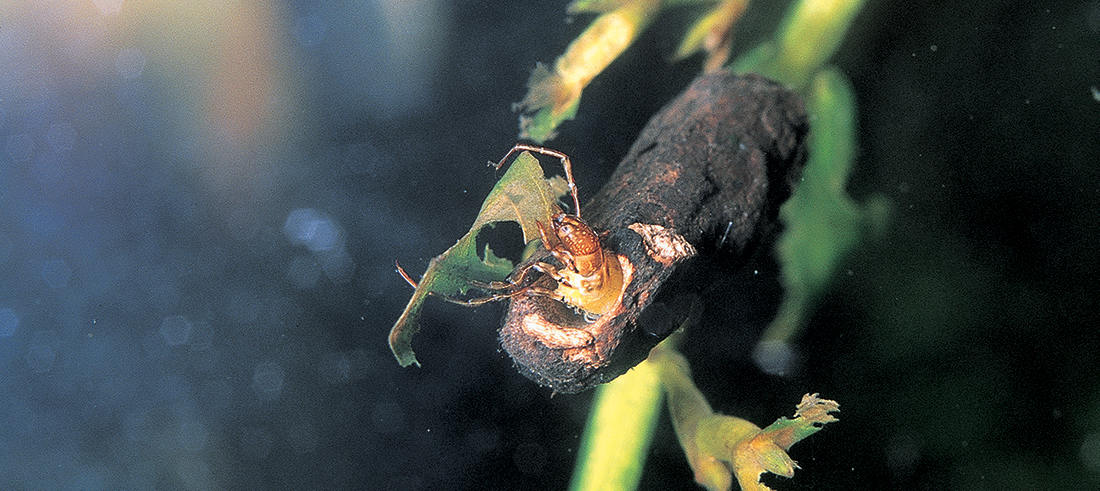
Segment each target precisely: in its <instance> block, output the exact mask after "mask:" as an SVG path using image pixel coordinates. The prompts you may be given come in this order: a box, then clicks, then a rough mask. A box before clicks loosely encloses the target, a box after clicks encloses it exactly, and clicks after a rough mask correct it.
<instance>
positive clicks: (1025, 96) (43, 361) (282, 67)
mask: <svg viewBox="0 0 1100 491" xmlns="http://www.w3.org/2000/svg"><path fill="white" fill-rule="evenodd" d="M759 3H761V4H762V3H763V2H759ZM782 4H784V2H779V5H757V6H754V10H753V11H752V12H751V14H750V15H749V16H748V17H747V18H746V20H745V21H744V23H743V26H744V28H743V29H742V37H740V38H739V41H738V42H739V46H740V47H742V48H743V47H745V46H750V45H752V44H755V42H756V41H757V40H759V39H760V36H762V35H763V34H764V33H767V32H770V31H771V30H772V29H773V28H774V25H775V23H776V21H777V18H778V15H779V13H780V12H782V7H783V5H782ZM588 20H589V17H587V16H582V17H578V18H576V19H573V20H572V21H570V20H569V18H568V17H567V16H566V15H565V14H564V5H562V4H558V3H551V2H545V3H521V2H468V1H458V2H430V1H421V2H364V3H344V2H340V3H336V2H307V1H298V2H293V1H292V2H278V1H275V2H271V1H269V2H253V3H252V4H247V5H246V4H245V3H243V2H241V4H240V5H238V4H226V3H224V2H214V1H201V2H184V3H170V2H159V3H146V4H140V2H126V3H123V2H121V0H119V1H112V0H98V1H95V2H88V1H75V0H64V1H62V0H56V1H50V2H31V1H28V0H16V1H15V2H14V3H12V2H5V4H4V6H0V489H5V490H8V489H11V490H24V489H26V490H38V489H47V490H48V489H64V490H99V489H104V490H107V489H163V490H177V489H187V490H198V489H204V490H205V489H226V490H230V489H299V490H305V489H394V490H419V489H533V488H540V489H562V488H564V487H565V486H566V484H567V482H568V477H569V473H570V471H571V468H572V465H573V460H574V456H575V452H576V450H577V445H578V440H579V436H580V433H581V431H582V427H583V423H584V418H585V415H586V411H587V405H588V403H589V400H590V397H591V396H590V394H582V395H577V396H556V397H551V396H550V394H549V392H548V391H547V390H545V389H542V388H540V387H537V386H535V385H534V384H532V383H531V382H529V381H527V380H526V379H524V378H522V377H521V376H519V375H517V374H516V372H515V371H514V370H513V369H512V368H511V361H510V360H509V359H508V357H507V355H506V354H504V353H502V352H501V351H500V349H499V346H498V343H497V341H496V332H495V330H496V326H497V325H498V323H499V318H500V314H501V312H502V308H501V307H500V306H486V307H482V308H479V309H472V310H471V309H463V308H460V307H457V306H453V305H449V304H444V303H442V302H434V301H431V302H429V303H428V306H427V308H426V309H425V316H424V319H423V324H424V330H423V332H422V333H421V334H420V335H419V336H418V337H417V338H416V340H415V341H414V347H415V348H416V351H417V354H418V357H419V359H420V360H421V362H422V363H423V367H421V368H406V369H402V368H400V367H398V366H397V363H396V362H395V361H394V360H393V358H392V356H391V354H390V352H389V349H388V347H387V345H386V334H387V332H388V330H389V328H390V326H391V325H392V322H393V321H394V319H396V317H397V316H398V314H399V313H400V311H401V309H402V308H403V306H404V303H405V302H406V301H407V299H408V295H409V294H410V293H411V289H410V288H408V287H407V286H406V285H405V284H404V283H403V282H402V280H401V279H400V278H399V277H398V276H397V275H396V274H395V273H394V271H393V269H394V268H393V262H394V260H395V259H397V260H400V261H401V263H402V265H404V266H405V267H406V268H407V269H408V270H409V271H411V272H417V273H418V272H420V271H422V270H423V269H424V267H425V266H426V265H427V261H428V260H429V258H431V257H432V256H434V255H435V254H438V253H439V252H441V251H442V250H444V249H446V248H447V247H449V246H450V245H451V244H453V242H454V240H455V239H456V238H458V237H459V236H461V235H462V234H463V233H464V232H465V231H466V229H467V227H468V226H469V223H470V221H471V220H472V218H473V216H474V214H475V213H476V212H477V209H478V207H479V205H480V201H481V199H482V198H483V197H484V195H485V193H487V192H488V190H489V189H490V188H491V186H492V184H493V182H494V179H495V176H494V173H493V172H492V170H491V169H489V168H487V167H486V166H485V165H484V163H485V162H486V161H488V160H492V159H496V158H499V157H500V156H501V155H503V153H504V152H506V151H507V150H508V148H510V147H511V145H512V144H513V143H514V142H515V134H516V117H515V115H514V114H513V113H512V112H511V110H510V105H511V103H513V102H515V101H518V100H519V99H520V98H522V96H523V93H524V83H525V82H526V79H527V76H528V74H529V73H530V70H531V69H532V68H533V67H534V65H535V63H536V62H539V61H541V62H544V63H548V62H550V61H552V60H553V59H554V57H555V56H557V54H559V53H560V52H561V51H562V50H563V49H564V47H565V46H566V45H567V43H568V42H569V41H570V40H571V39H572V38H573V37H574V36H576V35H577V34H578V33H579V32H580V31H581V30H582V29H583V27H584V26H585V25H586V24H587V22H588ZM683 22H684V16H683V15H682V13H680V14H676V13H674V14H673V15H669V16H667V17H665V18H663V19H661V20H660V21H658V22H657V23H656V24H655V25H653V26H652V27H651V29H650V31H649V32H647V34H646V35H645V36H644V37H643V38H642V39H641V40H639V42H638V43H637V44H636V45H635V46H634V48H633V49H632V50H631V51H630V52H628V53H627V54H626V55H624V57H623V58H622V59H621V60H619V61H618V62H616V64H615V65H613V66H612V67H611V68H610V69H609V70H608V72H607V73H606V74H604V75H602V76H601V77H600V78H599V79H597V80H596V81H595V82H594V83H593V85H592V86H591V87H590V88H589V90H588V91H587V92H586V93H585V95H584V98H583V102H582V105H581V108H580V114H579V116H578V118H577V120H575V121H573V122H570V123H567V124H566V125H565V126H564V127H563V128H562V130H561V136H560V138H559V139H558V140H555V141H554V142H553V146H555V147H556V148H558V149H561V150H563V151H565V152H567V153H569V154H570V155H571V156H572V157H573V159H574V162H576V169H575V170H576V179H577V182H578V184H579V186H580V188H581V194H582V200H583V199H584V198H585V196H591V195H592V194H593V193H594V192H595V191H596V189H598V186H599V184H600V183H602V182H603V181H604V180H605V179H606V178H607V176H608V175H609V174H610V173H611V171H612V170H613V167H614V165H615V164H616V163H617V161H618V159H619V158H620V157H621V155H622V154H623V153H624V152H625V150H626V148H627V147H628V146H629V145H630V143H631V141H632V140H633V138H634V135H635V134H636V133H637V131H638V130H639V129H640V127H641V126H642V125H643V124H644V123H645V121H646V119H647V118H648V117H649V116H650V115H651V114H652V113H653V112H654V111H656V110H657V109H658V108H659V107H660V106H661V105H662V104H664V103H665V102H667V101H668V100H669V99H670V98H671V97H673V96H674V95H675V94H676V93H678V92H679V91H680V90H682V88H683V87H684V86H685V85H686V83H687V82H688V81H689V80H690V79H691V78H692V77H693V74H694V73H695V71H696V70H697V64H698V60H690V61H688V62H681V63H669V62H668V61H667V59H668V57H669V55H670V53H671V52H672V51H673V49H674V46H675V38H674V36H673V35H671V34H669V33H670V32H675V31H676V30H678V29H681V28H682V27H683ZM835 61H836V62H837V64H838V65H839V66H840V67H841V68H842V69H843V70H844V71H845V72H846V73H847V74H848V75H849V76H850V77H851V79H852V81H853V84H854V86H855V89H856V91H857V95H858V100H859V113H860V127H861V135H860V149H861V154H860V159H859V163H858V167H857V169H856V171H855V176H854V180H853V183H852V185H851V187H850V189H851V190H852V192H853V193H854V194H855V195H856V196H858V197H865V196H868V195H870V194H872V193H881V194H883V195H885V196H887V197H889V198H890V199H891V200H892V202H893V204H894V211H895V213H894V215H893V222H892V224H891V226H890V228H889V230H888V232H887V233H886V234H885V235H884V236H883V237H881V238H880V239H879V240H877V241H875V242H872V243H868V244H866V245H865V246H864V247H863V248H861V249H860V250H859V251H857V253H855V254H853V256H852V257H851V258H850V259H849V260H848V261H846V262H845V263H844V265H843V270H842V273H843V274H841V275H840V277H839V278H838V279H837V280H836V284H835V285H834V288H833V290H832V293H831V294H829V295H828V296H827V297H826V298H825V299H824V301H823V303H822V305H821V308H820V309H819V311H818V312H817V314H816V315H815V316H814V318H813V319H812V322H811V323H810V326H809V328H808V331H807V332H806V333H805V334H804V335H803V336H802V337H801V338H800V340H799V343H798V344H797V346H796V348H797V349H798V360H799V364H798V369H797V370H796V371H794V372H793V373H791V374H789V375H788V376H786V377H770V376H767V375H764V374H762V373H760V371H759V370H758V369H756V368H755V367H754V366H753V364H752V362H751V360H750V359H749V356H748V349H749V347H751V345H752V342H753V341H754V338H753V333H754V332H756V331H757V330H759V329H760V328H761V326H763V325H764V324H766V322H767V320H768V318H767V316H768V315H769V314H770V312H771V310H772V309H774V308H775V302H776V300H777V295H778V286H777V284H776V282H775V279H774V278H773V277H769V275H767V274H764V275H751V274H746V275H745V278H744V279H743V280H744V281H743V282H741V283H738V284H737V286H736V287H732V288H730V292H729V295H728V298H719V299H716V300H715V301H713V303H712V304H711V308H710V309H709V310H708V316H707V318H706V323H705V324H706V325H705V326H702V327H700V328H699V329H697V330H696V331H695V332H694V333H693V334H692V336H691V337H690V338H689V340H688V344H687V345H686V347H685V353H686V354H687V355H688V356H689V358H690V359H691V361H692V363H693V366H694V368H695V372H696V375H697V380H698V383H699V385H700V387H701V388H702V390H703V391H704V392H705V393H706V394H707V396H708V398H709V399H710V400H711V402H712V404H713V405H714V406H715V408H716V409H718V410H720V411H723V412H726V413H729V414H735V415H739V416H743V417H746V418H748V419H750V420H753V421H755V422H756V423H758V424H766V423H768V422H770V421H771V420H773V419H774V418H775V417H777V416H779V415H782V414H789V413H790V412H791V409H792V407H793V404H794V403H795V402H796V401H797V400H798V398H799V397H800V396H801V394H803V393H805V392H820V393H821V394H822V395H823V396H825V397H828V398H832V399H836V400H838V401H839V402H840V403H841V405H842V410H843V412H842V413H841V422H840V423H837V424H834V425H831V426H830V427H828V428H827V429H826V430H825V431H823V432H821V433H819V434H817V435H815V436H814V437H812V438H810V439H809V440H808V441H806V442H804V443H801V444H799V445H798V446H796V447H795V448H794V452H793V456H794V458H795V459H796V460H798V461H799V462H800V463H801V464H802V467H803V470H802V471H800V472H799V474H798V475H797V476H796V478H795V479H794V480H790V481H785V480H780V481H778V482H776V483H774V486H775V487H777V488H779V489H788V490H793V489H866V488H875V489H967V490H969V489H998V490H1001V489H1021V490H1023V489H1029V490H1030V489H1095V488H1096V487H1097V486H1098V485H1100V409H1098V408H1100V369H1098V368H1097V361H1098V358H1100V356H1098V352H1100V351H1098V350H1100V335H1098V333H1097V330H1096V328H1095V324H1096V323H1097V307H1098V302H1097V295H1096V293H1095V292H1096V284H1097V281H1098V280H1100V269H1098V259H1100V254H1098V248H1097V246H1096V240H1097V238H1098V235H1100V234H1098V229H1100V227H1098V225H1097V224H1098V220H1097V218H1098V213H1097V208H1098V206H1100V179H1098V177H1100V170H1098V163H1100V2H1095V1H1092V2H945V1H937V2H923V3H922V4H921V5H919V6H918V5H909V2H884V1H876V0H869V2H868V5H867V6H866V7H865V9H864V11H863V13H862V14H861V15H860V16H859V17H858V18H857V20H856V22H855V26H854V27H853V30H852V32H851V34H850V36H849V38H848V40H847V42H846V43H845V44H844V46H843V47H842V48H841V51H840V53H839V54H838V56H837V57H836V59H835ZM753 266H754V267H756V268H759V269H760V270H761V271H773V268H772V267H771V266H770V264H769V261H768V260H767V259H766V258H762V259H761V260H760V261H759V262H758V263H756V264H754V265H753ZM1090 325H1092V326H1093V327H1089V326H1090ZM642 488H643V489H695V485H694V484H693V483H692V482H691V476H690V471H689V470H688V468H687V466H686V463H685V461H684V459H683V457H682V454H681V453H680V450H679V449H678V447H677V445H676V443H675V441H674V438H673V436H672V433H671V428H670V426H669V424H668V423H667V421H664V420H663V419H662V423H661V425H660V426H659V427H658V431H657V434H656V441H655V443H654V447H653V450H652V453H651V455H650V459H649V462H648V463H647V467H646V474H645V475H644V477H643V483H642Z"/></svg>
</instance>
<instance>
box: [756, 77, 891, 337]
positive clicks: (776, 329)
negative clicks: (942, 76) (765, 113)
mask: <svg viewBox="0 0 1100 491" xmlns="http://www.w3.org/2000/svg"><path fill="white" fill-rule="evenodd" d="M805 92H806V94H805V99H806V108H807V111H808V112H809V113H810V118H811V120H812V121H813V127H812V128H811V130H810V136H809V147H810V154H809V158H808V159H807V161H806V167H805V169H804V170H803V171H802V182H801V183H800V184H799V186H798V189H797V190H796V191H795V193H794V195H793V196H791V198H790V199H789V200H788V201H787V202H786V203H784V204H783V207H782V208H781V210H780V218H781V219H782V220H783V222H784V223H785V224H786V227H785V229H784V232H783V235H782V236H781V237H780V238H779V241H778V243H777V244H776V253H777V255H778V257H779V261H780V263H781V264H782V265H783V273H782V281H783V288H784V292H785V295H784V298H783V303H782V304H781V305H780V308H779V312H778V313H777V314H776V317H775V319H774V320H773V321H772V323H771V325H770V326H769V327H768V329H767V330H766V331H765V333H764V335H763V336H762V342H764V343H767V342H778V343H785V342H788V341H789V340H790V339H791V338H792V337H793V336H794V334H795V333H797V332H798V331H799V330H800V328H801V325H802V323H803V322H804V319H805V318H806V316H807V313H808V312H809V310H810V309H811V308H812V307H813V306H814V304H815V303H816V301H817V299H818V298H819V297H820V296H821V294H822V293H823V292H824V291H825V289H826V288H827V287H828V284H829V282H830V281H831V279H832V277H833V275H834V274H835V272H836V270H837V268H838V267H839V265H840V262H841V261H842V260H843V259H844V258H845V257H847V256H848V254H849V253H850V252H851V251H852V250H853V249H854V248H855V247H856V246H857V245H858V244H859V243H860V242H862V241H863V239H864V238H865V237H867V236H868V235H869V234H871V233H873V232H875V231H876V230H879V229H881V228H882V227H883V226H884V224H885V223H886V221H887V216H888V214H889V204H888V202H887V201H886V200H885V199H883V198H879V197H873V198H871V199H870V200H868V202H867V203H866V204H863V205H861V204H859V203H856V201H855V200H853V199H852V197H851V196H849V195H848V191H847V189H846V186H847V183H848V176H849V174H850V173H851V170H852V165H853V164H854V162H855V154H856V113H855V105H856V101H855V95H854V93H853V91H852V88H851V86H850V85H849V83H848V81H847V78H846V77H845V76H844V75H843V74H842V73H840V72H839V71H837V70H836V69H835V68H830V69H827V70H824V71H822V72H820V73H818V74H817V75H816V76H815V77H814V78H813V80H812V82H811V83H810V85H809V86H808V87H807V88H806V90H805ZM762 346H766V345H762Z"/></svg>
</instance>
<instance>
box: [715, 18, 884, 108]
mask: <svg viewBox="0 0 1100 491" xmlns="http://www.w3.org/2000/svg"><path fill="white" fill-rule="evenodd" d="M864 1H866V0H801V1H799V2H796V3H795V5H794V6H792V7H791V9H790V10H788V11H787V15H786V16H785V17H784V18H783V22H782V24H780V26H779V30H778V31H777V35H776V37H775V38H774V39H773V40H772V41H771V42H767V43H763V44H761V45H760V46H757V47H756V48H755V49H753V50H751V51H749V52H748V53H745V54H744V55H742V56H741V57H740V58H738V60H737V61H735V62H734V63H733V67H732V68H733V71H734V73H739V74H742V73H750V72H751V73H757V74H760V75H763V76H765V77H768V78H770V79H772V80H775V81H777V82H780V83H783V84H786V85H788V86H790V87H792V88H795V89H800V88H802V87H804V86H805V85H806V84H807V83H809V81H810V80H812V78H813V77H814V75H815V74H816V73H817V72H818V71H819V70H821V68H822V66H824V64H825V62H827V61H828V60H829V58H832V56H833V54H834V53H836V50H837V48H838V47H839V46H840V42H841V41H843V40H844V36H845V35H846V34H847V33H848V28H849V27H850V26H851V24H852V21H853V20H854V19H855V16H856V14H858V13H859V11H860V9H861V8H862V7H863V2H864Z"/></svg>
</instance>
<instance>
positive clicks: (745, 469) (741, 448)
mask: <svg viewBox="0 0 1100 491" xmlns="http://www.w3.org/2000/svg"><path fill="white" fill-rule="evenodd" d="M647 363H654V364H657V366H658V367H659V371H660V375H661V384H662V385H663V387H664V389H665V393H666V394H667V395H668V398H667V399H668V408H669V414H670V415H671V417H672V427H673V429H674V430H675V431H676V438H677V439H679V440H680V445H681V446H682V447H683V449H684V454H685V455H686V456H687V459H688V463H689V464H690V465H691V469H692V471H694V473H695V481H696V482H697V483H699V484H700V485H702V486H704V487H706V488H707V489H709V490H719V491H725V490H728V489H730V488H731V487H732V483H733V477H734V476H736V477H737V481H738V483H740V485H741V489H742V490H746V491H766V490H767V489H768V488H767V487H766V486H764V485H763V484H761V483H760V476H761V474H763V473H764V472H771V473H773V474H776V475H780V476H785V477H792V476H794V470H795V469H797V468H798V465H797V464H796V463H795V462H794V460H791V458H790V456H789V455H787V452H786V451H787V450H788V449H789V448H790V447H791V445H794V444H795V443H797V442H798V441H800V440H802V439H803V438H806V437H808V436H810V435H812V434H814V433H816V432H817V431H819V430H820V429H821V426H822V425H824V424H826V423H831V422H833V421H836V420H837V419H836V418H835V417H833V416H832V415H831V414H830V413H832V412H835V411H838V410H839V405H837V403H836V402H833V401H828V400H824V399H820V398H818V397H817V394H813V395H809V394H807V395H805V396H803V398H802V402H801V403H800V404H799V405H798V409H797V410H796V411H795V415H794V419H787V418H779V420H777V421H776V422H775V423H772V424H771V425H769V426H768V427H767V428H764V429H763V430H761V429H760V427H759V426H756V425H754V424H752V423H751V422H749V421H746V420H744V419H741V418H737V417H734V416H727V415H723V414H718V413H715V412H713V411H712V410H711V407H710V404H708V403H707V402H706V399H705V398H704V397H703V395H702V393H700V392H699V389H697V388H696V387H695V384H694V383H693V382H692V381H691V373H690V369H689V368H688V365H687V360H686V359H685V358H684V357H683V356H682V355H680V354H679V353H676V352H675V351H674V350H672V349H663V348H662V347H661V346H658V347H657V348H655V349H654V351H653V352H651V353H650V357H649V360H648V361H647Z"/></svg>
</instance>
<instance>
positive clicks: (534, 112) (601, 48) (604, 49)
mask: <svg viewBox="0 0 1100 491" xmlns="http://www.w3.org/2000/svg"><path fill="white" fill-rule="evenodd" d="M660 9H661V1H660V0H621V1H611V0H607V1H582V2H576V3H574V4H573V5H572V6H570V11H571V12H593V11H595V12H604V13H603V14H602V15H600V16H599V17H597V18H596V19H595V20H593V21H592V24H590V25H589V26H588V28H587V29H585V31H584V32H583V33H581V35H580V36H578V37H577V39H575V40H573V42H572V43H570V44H569V47H568V48H566V50H565V53H564V54H562V55H561V56H559V57H558V59H557V60H555V61H554V66H553V67H552V68H547V67H546V66H545V65H542V64H539V65H538V66H536V67H535V71H534V72H532V73H531V78H530V79H529V80H528V81H527V95H526V96H524V98H523V100H522V101H520V102H519V103H518V104H516V105H515V106H514V109H516V110H522V111H523V114H522V115H520V119H519V120H520V138H525V139H528V140H532V141H535V142H540V143H541V142H544V141H546V140H549V139H550V138H553V137H554V132H555V130H556V129H557V127H558V125H560V124H561V123H562V122H563V121H566V120H569V119H573V116H575V115H576V113H577V106H578V105H579V104H580V100H581V91H583V90H584V88H585V87H586V86H587V85H588V83H589V82H591V81H592V79H593V78H595V77H596V75H598V74H599V73H600V72H602V71H603V69H604V68H606V67H607V65H610V64H611V62H612V61H614V60H615V58H617V57H618V56H619V54H621V53H622V52H623V51H625V50H626V48H627V47H629V46H630V44H631V43H633V42H634V40H635V39H636V38H637V37H638V35H640V34H641V33H642V31H644V30H645V28H646V27H647V26H648V25H649V23H650V22H651V21H652V20H653V18H654V17H656V15H657V12H659V11H660Z"/></svg>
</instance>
